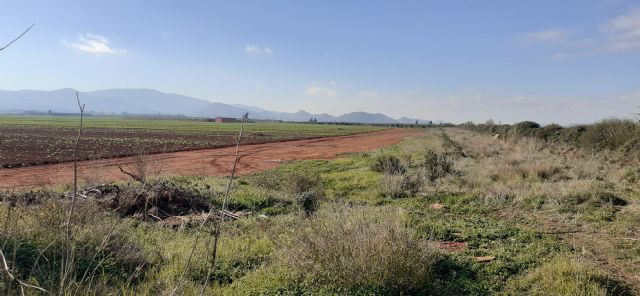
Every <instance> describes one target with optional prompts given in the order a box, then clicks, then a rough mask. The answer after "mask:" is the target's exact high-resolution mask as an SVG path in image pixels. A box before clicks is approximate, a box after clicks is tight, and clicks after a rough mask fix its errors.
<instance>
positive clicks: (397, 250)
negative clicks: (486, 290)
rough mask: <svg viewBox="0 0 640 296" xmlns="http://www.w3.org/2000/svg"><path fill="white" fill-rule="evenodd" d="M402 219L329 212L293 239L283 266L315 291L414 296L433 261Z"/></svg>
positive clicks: (394, 214) (381, 211)
mask: <svg viewBox="0 0 640 296" xmlns="http://www.w3.org/2000/svg"><path fill="white" fill-rule="evenodd" d="M402 217H403V213H402V212H401V211H399V210H398V209H393V208H385V207H381V208H370V207H354V208H347V207H330V208H328V209H325V210H323V211H321V212H318V213H316V216H314V217H313V218H312V219H310V220H308V221H306V223H305V224H304V225H303V227H301V229H300V230H299V231H298V232H297V233H296V234H294V235H293V237H292V239H291V240H290V241H289V242H288V246H287V248H286V250H285V251H284V252H283V253H282V254H284V255H283V256H284V260H285V262H287V265H288V266H289V267H290V268H292V269H294V270H296V271H297V272H299V273H300V274H302V275H303V277H304V279H305V280H306V281H309V282H310V283H312V284H314V285H315V284H320V285H329V286H333V287H335V288H336V289H338V290H343V291H356V290H363V289H364V290H367V291H379V290H381V289H384V290H388V291H387V292H393V293H394V294H397V293H402V294H406V293H416V292H418V291H420V290H422V289H425V287H427V286H428V283H429V279H430V276H431V268H432V266H433V264H434V261H435V259H436V255H435V253H434V251H432V250H431V249H430V248H429V246H428V245H427V243H426V242H424V241H420V240H418V239H416V238H415V234H414V233H413V232H412V231H411V230H409V229H408V228H407V227H405V225H404V220H403V218H402Z"/></svg>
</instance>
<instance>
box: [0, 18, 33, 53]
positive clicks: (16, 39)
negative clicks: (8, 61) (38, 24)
mask: <svg viewBox="0 0 640 296" xmlns="http://www.w3.org/2000/svg"><path fill="white" fill-rule="evenodd" d="M34 25H35V23H34V24H31V26H29V28H27V29H26V30H24V32H22V34H20V35H19V36H18V37H16V38H15V39H13V40H11V42H9V43H7V45H5V46H3V47H1V48H0V51H3V50H5V49H6V48H7V47H9V46H11V44H13V43H14V42H16V41H18V39H20V38H22V36H24V34H27V32H29V30H31V28H33V26H34Z"/></svg>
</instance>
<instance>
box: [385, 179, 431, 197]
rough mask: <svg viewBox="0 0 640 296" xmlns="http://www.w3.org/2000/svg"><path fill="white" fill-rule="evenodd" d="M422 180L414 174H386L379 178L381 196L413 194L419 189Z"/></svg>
mask: <svg viewBox="0 0 640 296" xmlns="http://www.w3.org/2000/svg"><path fill="white" fill-rule="evenodd" d="M421 186H422V182H420V178H418V177H417V176H415V175H410V174H405V175H388V174H385V175H384V176H383V177H382V178H381V179H380V192H381V193H382V196H383V197H388V198H393V199H395V198H405V197H412V196H415V195H416V193H418V191H419V190H420V187H421Z"/></svg>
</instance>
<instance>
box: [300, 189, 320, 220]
mask: <svg viewBox="0 0 640 296" xmlns="http://www.w3.org/2000/svg"><path fill="white" fill-rule="evenodd" d="M296 202H297V203H298V206H299V207H300V209H302V211H304V213H305V214H306V215H307V216H309V215H311V214H313V212H315V211H316V209H317V208H318V202H319V198H318V194H317V193H316V192H313V191H306V192H303V193H300V194H298V196H296Z"/></svg>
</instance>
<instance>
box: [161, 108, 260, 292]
mask: <svg viewBox="0 0 640 296" xmlns="http://www.w3.org/2000/svg"><path fill="white" fill-rule="evenodd" d="M248 116H249V113H245V114H244V116H243V117H242V123H241V125H240V133H239V135H238V142H237V143H236V154H235V160H234V162H233V168H232V170H231V179H230V180H229V185H228V186H227V194H226V195H225V198H224V201H223V207H222V211H221V213H220V215H219V216H218V219H220V220H223V219H224V216H225V212H226V210H225V209H226V207H227V202H228V196H229V193H230V191H231V185H232V183H233V178H234V176H235V172H236V165H237V163H238V154H239V150H240V142H241V140H242V133H243V129H244V122H245V120H246V119H247V118H248ZM213 212H214V207H213V206H212V207H211V209H210V210H209V213H207V215H206V216H205V218H204V219H202V222H201V223H200V227H199V230H200V231H202V230H203V229H204V226H205V224H206V223H207V221H209V219H210V218H211V216H212V215H213ZM218 226H221V224H218V225H216V229H219V228H218ZM215 236H216V239H217V236H218V234H215ZM199 240H200V236H196V239H195V240H194V241H193V244H192V245H191V251H190V252H189V257H188V258H187V262H186V264H185V267H184V270H183V271H182V274H181V275H180V280H178V284H177V285H176V286H175V288H174V289H173V291H171V294H170V295H171V296H173V295H176V293H178V291H179V290H180V288H181V286H182V284H183V283H184V279H185V277H186V275H187V271H188V270H189V267H190V266H191V260H192V259H193V254H194V253H195V250H196V247H197V245H198V242H199ZM216 245H217V244H216ZM214 258H215V256H214ZM214 260H215V259H214ZM214 266H215V265H214ZM214 266H212V269H213V267H214ZM210 275H211V269H210V270H209V272H208V275H207V281H205V283H204V286H203V290H202V293H204V289H205V288H206V285H207V282H208V278H209V276H210Z"/></svg>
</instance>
